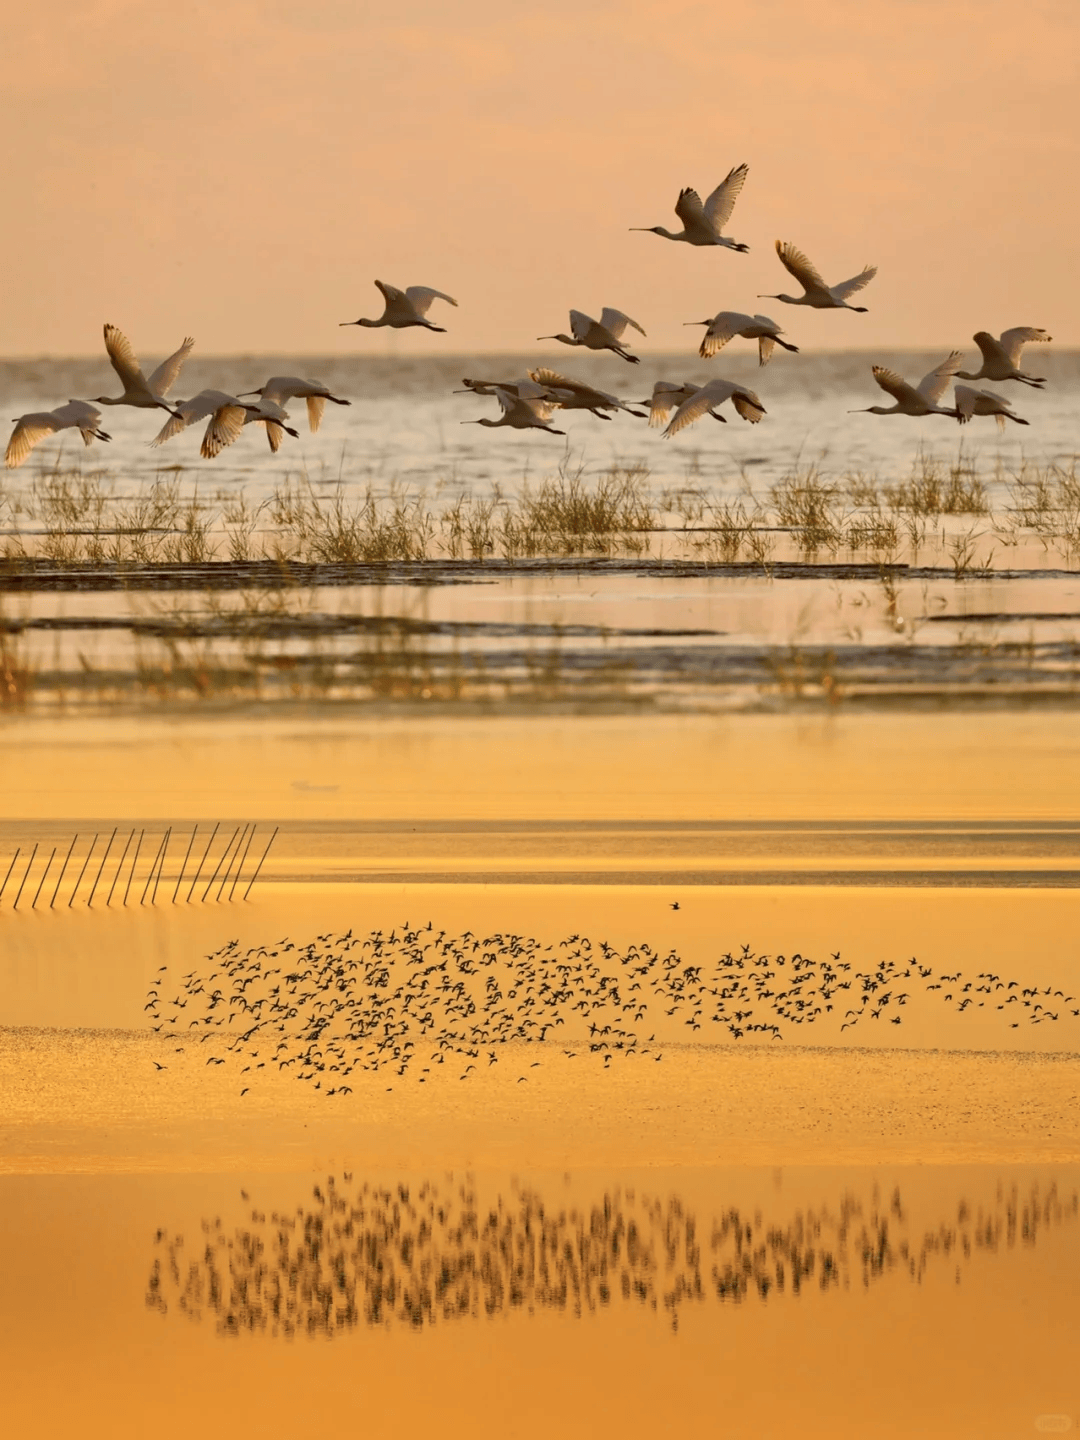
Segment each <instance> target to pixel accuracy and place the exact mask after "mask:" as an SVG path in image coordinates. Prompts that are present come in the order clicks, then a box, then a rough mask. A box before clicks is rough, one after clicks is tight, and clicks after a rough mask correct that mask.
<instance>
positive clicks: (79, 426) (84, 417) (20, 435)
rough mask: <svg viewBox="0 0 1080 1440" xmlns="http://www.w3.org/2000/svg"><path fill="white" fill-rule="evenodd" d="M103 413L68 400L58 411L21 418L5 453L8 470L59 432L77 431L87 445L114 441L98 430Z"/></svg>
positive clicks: (45, 411)
mask: <svg viewBox="0 0 1080 1440" xmlns="http://www.w3.org/2000/svg"><path fill="white" fill-rule="evenodd" d="M100 419H101V411H100V410H97V409H95V408H94V406H93V405H88V404H87V403H86V401H85V400H69V401H68V403H67V404H66V405H58V406H57V408H56V409H55V410H39V411H35V412H34V413H32V414H30V415H20V416H19V418H18V420H16V421H15V429H14V430H13V431H12V432H11V439H10V440H9V441H8V443H7V450H6V451H5V452H4V464H5V465H6V466H7V468H8V469H9V470H14V469H15V468H16V467H17V466H19V465H21V464H22V463H23V461H24V460H25V459H26V457H27V456H28V455H29V454H30V451H31V450H33V448H34V446H35V445H37V444H38V443H39V442H40V441H42V440H45V439H47V438H48V437H49V436H50V435H55V434H57V432H58V431H60V430H78V432H79V433H80V435H81V436H82V438H83V444H84V445H91V444H93V442H94V441H95V440H111V439H112V436H111V435H106V434H105V432H104V430H99V429H98V421H99V420H100Z"/></svg>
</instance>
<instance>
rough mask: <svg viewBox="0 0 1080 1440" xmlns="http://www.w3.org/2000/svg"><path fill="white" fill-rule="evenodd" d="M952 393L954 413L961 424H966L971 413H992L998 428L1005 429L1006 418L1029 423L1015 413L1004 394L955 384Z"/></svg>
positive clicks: (1020, 422)
mask: <svg viewBox="0 0 1080 1440" xmlns="http://www.w3.org/2000/svg"><path fill="white" fill-rule="evenodd" d="M953 394H954V395H955V396H956V410H955V412H954V413H955V415H956V418H957V420H959V422H960V424H961V425H966V424H967V423H968V421H969V420H970V419H971V417H972V416H973V415H992V416H993V417H994V419H995V420H996V421H997V427H998V429H999V430H1004V429H1005V421H1006V420H1014V421H1015V422H1016V424H1017V425H1030V424H1031V421H1030V420H1025V419H1023V417H1022V416H1020V415H1015V414H1014V413H1013V412H1012V410H1011V409H1010V408H1009V402H1008V401H1007V400H1006V399H1005V398H1004V396H1002V395H995V394H994V392H993V390H972V389H971V387H970V386H969V385H957V386H955V388H954V390H953Z"/></svg>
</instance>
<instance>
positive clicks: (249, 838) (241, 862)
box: [229, 825, 255, 903]
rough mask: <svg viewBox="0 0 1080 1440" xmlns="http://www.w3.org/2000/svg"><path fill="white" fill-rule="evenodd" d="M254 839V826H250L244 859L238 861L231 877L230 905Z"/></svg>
mask: <svg viewBox="0 0 1080 1440" xmlns="http://www.w3.org/2000/svg"><path fill="white" fill-rule="evenodd" d="M254 839H255V826H254V825H252V827H251V834H250V835H249V836H248V842H247V844H246V845H245V846H244V858H243V859H242V860H241V861H240V864H239V865H238V866H237V867H236V874H235V876H234V877H233V882H232V889H231V890H230V891H229V901H230V903H231V901H232V897H233V893H234V891H235V890H236V886H237V882H238V881H239V879H240V872H241V870H243V868H244V866H245V865H246V864H247V857H248V851H249V850H250V849H251V842H252V841H253V840H254Z"/></svg>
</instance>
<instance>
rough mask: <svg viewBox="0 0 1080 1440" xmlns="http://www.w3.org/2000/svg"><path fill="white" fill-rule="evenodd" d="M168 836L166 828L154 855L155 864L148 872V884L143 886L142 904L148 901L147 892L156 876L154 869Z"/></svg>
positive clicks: (140, 900) (140, 899)
mask: <svg viewBox="0 0 1080 1440" xmlns="http://www.w3.org/2000/svg"><path fill="white" fill-rule="evenodd" d="M168 838H169V832H168V831H167V830H166V831H165V834H164V835H163V836H162V837H161V845H159V846H158V848H157V855H155V856H154V861H153V864H152V865H151V866H150V869H149V871H148V872H147V876H146V884H145V885H144V886H143V890H142V895H141V896H140V897H139V904H140V905H144V904H145V903H146V892H147V891H148V890H149V889H150V881H151V880H152V879H153V878H154V871H155V870H156V869H157V862H158V856H159V855H160V854H161V849H162V846H163V845H164V844H165V842H166V841H167V840H168ZM151 903H153V902H151Z"/></svg>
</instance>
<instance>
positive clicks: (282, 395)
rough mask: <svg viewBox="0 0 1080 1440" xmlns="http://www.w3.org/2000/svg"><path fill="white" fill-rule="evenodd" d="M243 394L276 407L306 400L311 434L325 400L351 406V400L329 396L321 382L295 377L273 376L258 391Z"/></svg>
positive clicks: (319, 420) (320, 417)
mask: <svg viewBox="0 0 1080 1440" xmlns="http://www.w3.org/2000/svg"><path fill="white" fill-rule="evenodd" d="M243 394H244V395H245V396H247V395H259V396H261V397H262V398H263V399H264V400H273V401H274V402H275V404H278V405H284V404H285V403H286V401H288V400H306V401H307V413H308V426H309V428H310V430H311V432H312V434H314V433H315V431H316V430H318V428H319V425H320V423H321V421H322V417H323V411H324V410H325V409H326V402H327V400H332V401H333V402H334V404H335V405H351V404H352V401H351V400H341V399H339V397H338V396H337V395H331V394H330V391H329V390H328V389H327V388H326V386H325V385H324V384H323V383H322V381H321V380H301V379H300V378H299V376H297V375H273V376H271V378H270V379H269V380H267V382H266V384H265V385H260V386H259V388H258V390H245V391H244V392H243Z"/></svg>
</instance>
